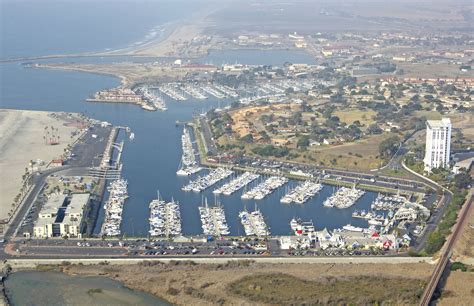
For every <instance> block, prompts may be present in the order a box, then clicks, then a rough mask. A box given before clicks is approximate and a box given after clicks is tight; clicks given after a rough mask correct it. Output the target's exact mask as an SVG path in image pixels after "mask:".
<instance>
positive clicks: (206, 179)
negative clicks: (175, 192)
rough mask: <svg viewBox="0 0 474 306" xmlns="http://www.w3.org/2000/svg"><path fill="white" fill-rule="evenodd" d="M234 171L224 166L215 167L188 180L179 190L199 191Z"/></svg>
mask: <svg viewBox="0 0 474 306" xmlns="http://www.w3.org/2000/svg"><path fill="white" fill-rule="evenodd" d="M232 173H234V171H232V170H230V169H226V168H216V169H213V170H211V172H209V174H208V175H206V176H202V177H199V178H197V179H196V180H194V181H191V182H189V184H187V185H185V186H184V187H183V188H181V190H183V191H194V192H201V191H203V190H206V189H207V188H209V187H211V186H212V185H214V184H216V183H217V182H219V181H221V180H223V179H225V178H227V177H229V176H230V175H232Z"/></svg>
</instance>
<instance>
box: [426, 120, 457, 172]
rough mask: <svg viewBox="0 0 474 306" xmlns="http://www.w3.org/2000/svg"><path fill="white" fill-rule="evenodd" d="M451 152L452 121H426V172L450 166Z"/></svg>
mask: <svg viewBox="0 0 474 306" xmlns="http://www.w3.org/2000/svg"><path fill="white" fill-rule="evenodd" d="M450 152H451V120H450V119H449V118H443V119H441V120H428V121H426V150H425V159H424V163H425V171H431V170H432V169H434V168H446V167H448V166H449V155H450Z"/></svg>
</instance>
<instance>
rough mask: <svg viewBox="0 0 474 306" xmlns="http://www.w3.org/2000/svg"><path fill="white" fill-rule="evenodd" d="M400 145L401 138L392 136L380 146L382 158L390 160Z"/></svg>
mask: <svg viewBox="0 0 474 306" xmlns="http://www.w3.org/2000/svg"><path fill="white" fill-rule="evenodd" d="M399 145H400V138H399V137H398V136H397V135H393V136H390V137H388V138H387V139H385V140H383V141H382V142H381V143H380V144H379V153H380V155H381V156H382V157H384V158H388V157H390V156H392V155H393V154H395V152H396V151H397V150H398V147H399Z"/></svg>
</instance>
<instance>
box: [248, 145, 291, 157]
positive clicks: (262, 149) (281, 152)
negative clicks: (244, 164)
mask: <svg viewBox="0 0 474 306" xmlns="http://www.w3.org/2000/svg"><path fill="white" fill-rule="evenodd" d="M252 152H253V153H255V154H257V155H261V156H264V157H267V156H274V157H283V156H287V155H288V153H289V152H290V150H289V149H288V148H286V147H275V146H273V145H266V146H258V147H255V148H253V149H252Z"/></svg>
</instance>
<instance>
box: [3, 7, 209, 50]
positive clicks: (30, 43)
mask: <svg viewBox="0 0 474 306" xmlns="http://www.w3.org/2000/svg"><path fill="white" fill-rule="evenodd" d="M0 2H1V3H0V5H1V13H0V14H1V18H0V25H1V26H0V28H1V29H2V30H1V31H2V38H1V39H2V44H1V51H0V58H13V57H25V56H40V55H50V54H71V53H80V52H91V51H106V50H109V49H117V48H124V47H127V46H131V45H133V44H135V43H139V42H142V43H144V42H146V41H148V40H150V39H154V38H158V37H159V36H160V35H161V33H162V31H161V30H162V29H163V28H164V27H166V26H170V25H172V24H173V23H175V22H176V21H180V20H184V19H186V18H188V17H189V16H190V14H192V13H193V12H194V11H195V10H197V9H198V8H200V7H201V6H202V5H203V3H205V1H193V0H174V1H172V0H166V1H163V0H158V1H149V0H133V1H132V0H117V1H112V0H104V1H95V0H81V1H75V0H41V1H36V0H2V1H0ZM198 2H201V3H198Z"/></svg>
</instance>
